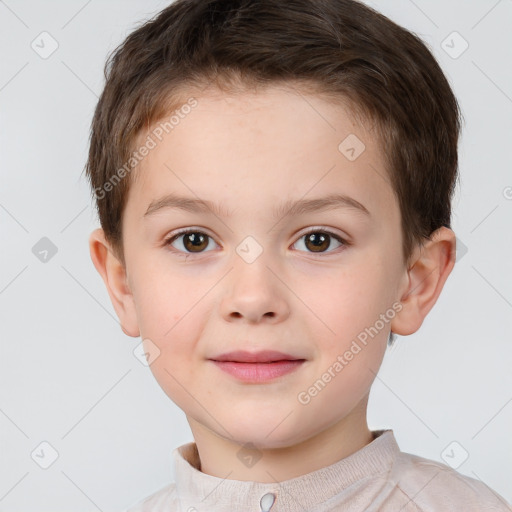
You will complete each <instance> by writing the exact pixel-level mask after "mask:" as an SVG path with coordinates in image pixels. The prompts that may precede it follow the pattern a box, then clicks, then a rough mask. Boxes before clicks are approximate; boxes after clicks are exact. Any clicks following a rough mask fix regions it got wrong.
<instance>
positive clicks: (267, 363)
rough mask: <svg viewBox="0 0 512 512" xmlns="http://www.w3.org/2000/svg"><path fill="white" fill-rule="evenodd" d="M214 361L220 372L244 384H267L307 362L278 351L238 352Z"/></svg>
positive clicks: (219, 357)
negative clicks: (266, 382)
mask: <svg viewBox="0 0 512 512" xmlns="http://www.w3.org/2000/svg"><path fill="white" fill-rule="evenodd" d="M210 361H212V362H213V363H214V364H215V365H216V366H217V367H218V368H219V369H220V370H222V371H224V372H225V373H228V374H229V375H231V376H233V377H235V378H237V379H238V380H241V381H244V382H253V383H258V382H265V381H269V380H273V379H276V378H278V377H282V376H284V375H287V374H289V373H291V372H293V371H295V370H297V369H298V368H300V366H302V364H303V363H304V362H305V361H306V360H305V359H302V358H297V357H294V356H292V355H290V354H284V353H282V352H276V351H268V350H267V351H261V352H253V353H251V352H246V351H236V352H229V353H227V354H221V355H219V356H216V357H214V358H211V359H210Z"/></svg>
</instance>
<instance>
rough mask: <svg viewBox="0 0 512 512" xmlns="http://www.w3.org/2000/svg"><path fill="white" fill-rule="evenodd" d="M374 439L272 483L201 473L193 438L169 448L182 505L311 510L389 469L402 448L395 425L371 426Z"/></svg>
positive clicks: (196, 511)
mask: <svg viewBox="0 0 512 512" xmlns="http://www.w3.org/2000/svg"><path fill="white" fill-rule="evenodd" d="M372 434H373V437H374V439H373V441H372V442H370V443H369V444H367V445H366V446H364V447H363V448H361V449H360V450H358V451H357V452H355V453H353V454H351V455H349V456H348V457H345V458H344V459H341V460H339V461H338V462H335V463H334V464H331V465H330V466H326V467H324V468H321V469H318V470H316V471H313V472H311V473H308V474H306V475H301V476H299V477H297V478H292V479H290V480H285V481H282V482H275V483H261V482H250V481H241V480H230V479H227V478H219V477H214V476H211V475H208V474H206V473H202V472H201V471H200V470H199V469H198V468H199V467H200V466H199V462H200V461H199V454H198V451H197V446H196V444H195V443H194V442H192V443H188V444H185V445H182V446H180V447H178V448H175V449H174V450H173V452H172V460H173V466H174V476H175V482H176V493H177V496H178V499H179V501H180V504H181V510H183V511H191V512H202V511H209V512H211V511H212V510H215V511H219V512H223V511H229V512H231V511H233V510H248V511H249V510H250V511H254V512H268V511H270V512H289V511H292V510H298V509H301V510H302V509H304V510H310V509H311V508H313V507H314V506H315V505H318V504H319V503H322V502H324V501H327V500H329V499H330V498H332V497H333V496H335V495H337V494H339V493H340V492H341V491H342V490H343V489H346V488H347V487H349V486H350V485H352V484H353V483H354V482H357V481H358V480H361V479H363V478H368V477H370V476H372V475H377V474H379V473H382V472H385V471H388V470H389V468H390V467H391V466H392V464H393V462H394V460H395V458H396V456H397V455H398V453H399V452H400V448H399V447H398V444H397V442H396V439H395V436H394V434H393V431H392V430H390V429H388V430H374V431H372Z"/></svg>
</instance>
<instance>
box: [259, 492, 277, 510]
mask: <svg viewBox="0 0 512 512" xmlns="http://www.w3.org/2000/svg"><path fill="white" fill-rule="evenodd" d="M275 500H276V495H275V494H273V493H271V492H267V494H264V495H263V496H262V497H261V500H260V509H261V512H270V509H271V508H272V505H273V504H274V501H275Z"/></svg>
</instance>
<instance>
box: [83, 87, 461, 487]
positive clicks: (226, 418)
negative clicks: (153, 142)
mask: <svg viewBox="0 0 512 512" xmlns="http://www.w3.org/2000/svg"><path fill="white" fill-rule="evenodd" d="M195 97H196V98H197V100H198V105H197V106H196V107H195V108H194V109H193V110H192V111H191V113H190V114H189V115H188V116H186V117H185V118H184V119H183V120H181V122H180V123H179V124H178V125H177V126H175V128H174V129H173V130H172V131H170V132H169V134H168V135H166V136H165V137H164V138H163V140H162V141H161V142H160V143H159V144H158V145H157V147H156V148H154V149H153V150H152V151H151V152H150V153H149V155H148V156H147V157H145V159H144V160H143V161H142V162H141V163H140V164H139V166H138V169H137V178H138V179H137V180H135V182H134V183H133V185H132V187H131V189H130V192H129V196H128V201H127V204H126V209H125V211H124V217H123V244H124V254H125V261H126V267H124V266H123V265H122V264H121V263H120V261H119V260H118V259H117V258H116V256H115V253H114V251H113V250H112V248H111V247H110V246H109V244H108V243H107V242H106V240H105V237H104V234H103V231H102V230H101V229H97V230H95V231H94V232H93V233H91V236H90V241H89V243H90V252H91V257H92V261H93V263H94V265H95V267H96V269H97V270H98V272H99V273H100V274H101V276H102V278H103V280H104V282H105V285H106V287H107V290H108V293H109V295H110V298H111V300H112V304H113V306H114V308H115V310H116V313H117V315H118V317H119V320H120V324H121V326H122V329H123V331H124V332H125V333H126V334H127V335H129V336H133V337H138V336H140V337H141V338H142V339H143V340H144V344H145V348H146V349H147V350H148V351H149V352H151V351H155V349H154V347H155V346H156V347H158V351H159V353H158V356H157V357H156V359H155V360H154V361H153V362H152V363H151V365H150V368H151V371H152V373H153V375H154V376H155V378H156V379H157V381H158V383H159V385H160V386H161V387H162V389H163V390H164V391H165V393H166V394H167V395H168V396H169V397H170V398H171V399H172V400H173V401H174V402H175V403H176V404H177V405H178V406H179V407H180V408H181V409H182V410H183V411H184V412H185V414H186V416H187V419H188V422H189V425H190V428H191V430H192V433H193V436H194V440H195V442H196V445H197V449H198V453H199V457H200V461H201V471H203V472H204V473H207V474H209V475H213V476H216V477H219V478H225V477H226V475H228V478H230V479H235V480H252V481H258V482H274V481H283V480H287V479H290V478H294V477H297V476H299V475H303V474H306V473H309V472H312V471H315V470H317V469H320V468H322V467H325V466H328V465H331V464H333V463H335V462H337V461H339V460H340V459H342V458H344V457H347V456H348V455H350V454H352V453H354V452H356V451H357V450H359V449H361V448H362V447H364V446H365V445H367V444H368V443H370V442H371V441H372V439H373V437H372V434H371V432H370V430H369V428H368V425H367V419H366V410H367V402H368V396H369V392H370V387H371V385H372V383H373V381H374V379H375V376H376V373H377V372H378V370H379V367H380V365H381V363H382V359H383V357H384V354H385V351H386V347H387V345H386V343H387V339H388V336H389V333H390V329H391V330H392V331H393V332H395V333H397V334H399V335H403V336H405V335H409V334H412V333H414V332H415V331H416V330H417V329H419V327H420V326H421V324H422V322H423V320H424V318H425V316H426V315H427V314H428V312H429V311H430V310H431V308H432V307H433V306H434V304H435V302H436V301H437V298H438V296H439V294H440V293H441V290H442V288H443V286H444V283H445V281H446V279H447V277H448V275H449V274H450V272H451V270H452V268H453V266H454V264H455V235H454V233H453V231H451V230H450V229H448V228H444V227H443V228H441V229H439V230H438V231H436V232H435V233H434V234H433V236H432V238H431V240H430V241H428V242H427V243H426V244H425V245H423V246H418V247H416V248H415V251H414V253H413V255H412V258H411V260H410V262H409V263H408V264H406V262H404V261H403V260H402V253H401V247H402V233H401V228H400V211H399V207H398V202H397V199H396V197H395V195H394V192H393V190H392V188H391V186H390V185H389V182H388V179H387V175H386V170H385V168H384V163H383V160H384V159H383V155H382V151H381V148H380V146H379V143H378V141H377V139H376V137H375V136H374V135H373V134H372V132H371V131H368V130H366V129H365V127H364V126H363V125H361V124H360V123H357V122H355V120H354V118H353V117H352V116H351V115H350V114H349V112H348V111H347V110H346V109H344V108H343V107H342V106H341V105H339V104H334V103H332V102H329V101H328V100H327V99H322V97H320V96H319V95H315V94H313V93H304V92H302V93H300V94H299V93H298V91H297V90H296V89H295V88H293V87H283V86H281V87H277V86H271V87H267V88H265V89H262V90H259V91H257V92H255V91H251V92H249V91H242V92H238V93H231V94H227V93H225V92H224V93H222V92H220V91H217V90H215V89H210V90H205V91H203V92H202V93H201V94H200V95H198V96H195ZM148 133H149V132H148ZM349 134H355V135H356V136H357V137H358V138H359V139H360V140H361V141H363V143H364V144H365V147H366V148H365V150H364V151H363V153H362V154H361V155H360V156H359V157H358V158H357V159H355V160H354V161H350V160H349V159H347V158H346V157H345V156H344V154H342V153H341V152H340V151H339V150H338V145H339V144H340V142H341V141H343V140H344V139H345V138H346V137H347V136H348V135H349ZM145 136H147V133H145V134H143V137H145ZM170 192H173V193H176V194H180V195H184V196H187V197H191V198H197V197H199V198H202V199H207V200H211V201H214V202H217V203H220V204H221V205H222V207H223V208H224V209H225V210H226V211H225V212H223V213H231V216H229V217H228V216H218V215H214V214H213V213H212V212H211V211H210V210H208V211H207V212H204V213H191V212H186V211H183V210H178V209H171V208H163V209H161V210H159V211H158V212H155V213H154V214H152V215H149V216H146V217H145V216H144V214H145V212H146V210H147V209H148V206H149V205H150V203H151V202H152V201H154V200H156V199H159V198H161V197H162V196H164V195H165V194H166V193H170ZM334 192H337V193H340V194H346V195H348V196H350V197H351V198H354V199H356V200H357V201H359V202H360V203H362V204H363V205H364V206H365V207H366V208H367V209H368V210H369V212H370V216H365V215H364V214H362V213H361V212H359V211H357V210H356V209H348V208H347V209H330V210H325V211H315V212H310V213H307V214H302V215H296V216H293V217H290V218H288V217H285V216H283V215H281V216H280V217H279V218H273V217H272V209H273V208H274V207H275V206H276V205H279V204H281V203H283V202H284V201H287V200H298V199H302V198H305V199H312V198H320V197H324V196H326V195H328V194H331V193H334ZM185 227H191V228H196V229H195V231H200V232H202V233H205V234H206V235H209V237H211V238H206V241H205V243H204V244H203V246H201V247H202V249H200V250H202V252H193V251H194V246H193V244H191V243H190V238H189V239H188V240H186V239H187V237H186V236H181V237H179V238H178V239H176V240H174V242H172V245H170V244H168V245H166V243H165V241H166V239H168V238H169V237H170V236H171V235H172V234H173V233H176V231H177V229H178V228H185ZM308 228H318V229H317V230H316V232H317V235H319V234H321V233H325V228H327V229H328V230H329V231H331V232H333V233H334V234H335V235H339V236H340V237H341V238H342V239H345V240H347V241H348V242H350V243H349V244H348V245H343V244H341V243H340V242H338V241H337V240H336V239H335V238H334V237H331V238H328V239H327V241H326V242H325V244H324V245H323V246H321V247H323V249H322V250H321V251H320V252H315V246H314V244H311V243H309V244H308V243H306V237H305V236H304V234H305V233H306V231H307V229H308ZM322 228H323V229H322ZM318 232H320V233H318ZM247 236H251V237H253V239H254V240H256V241H257V243H258V244H259V246H260V247H261V249H262V253H261V254H260V255H259V257H257V258H256V259H255V260H254V261H253V262H251V263H248V262H247V261H245V260H244V259H243V258H242V257H241V256H239V254H238V253H237V252H236V249H237V247H238V246H239V244H240V243H241V242H242V241H243V240H244V239H245V238H246V237H247ZM329 240H330V244H329ZM173 249H174V252H173ZM180 252H181V254H182V255H185V254H188V256H187V257H184V256H180V255H179V254H180ZM393 304H395V306H396V305H398V306H399V307H400V311H399V312H396V314H394V315H393V318H392V319H390V320H389V321H388V322H386V323H385V325H384V327H383V328H381V330H380V331H379V332H378V334H377V335H374V336H373V338H370V337H369V339H368V340H369V341H368V343H367V344H366V345H365V346H363V345H361V344H359V345H361V347H362V349H361V350H360V351H359V352H358V353H357V355H355V356H354V357H353V359H352V360H350V361H349V362H348V364H346V365H345V366H344V367H343V369H342V371H339V372H337V373H336V374H335V377H333V378H332V379H331V380H330V382H328V383H327V384H326V385H325V387H324V388H323V389H322V390H321V391H320V392H318V393H317V394H316V396H313V397H310V398H311V399H310V401H309V402H308V403H307V404H304V403H300V401H299V400H298V395H299V393H300V392H304V391H305V390H306V391H307V390H308V389H309V388H310V387H311V386H312V385H313V384H314V383H315V382H316V381H318V379H319V378H321V377H322V375H323V374H324V373H325V372H326V371H327V369H328V368H329V367H332V365H333V363H334V362H335V361H336V360H337V357H338V356H339V355H343V354H344V353H345V352H346V351H347V350H348V349H349V348H350V346H351V344H352V342H353V341H354V340H355V339H356V337H357V336H358V334H360V333H361V332H363V331H364V330H365V328H368V327H370V326H374V325H375V324H376V321H377V320H378V319H379V315H382V314H386V311H389V310H390V308H392V306H393ZM392 311H393V312H394V311H395V310H393V309H392ZM388 317H389V314H388ZM148 340H151V341H150V342H149V341H148ZM237 349H246V350H249V351H258V350H263V349H274V350H280V351H282V352H285V353H289V354H292V355H294V356H295V357H300V358H304V359H306V361H305V362H304V363H303V365H302V366H301V367H300V368H299V369H297V370H296V371H295V372H292V373H290V374H287V375H285V376H282V377H279V378H277V379H274V380H272V381H268V382H265V383H259V384H252V383H246V382H241V381H238V380H237V379H235V378H234V377H232V376H230V375H228V374H226V373H225V372H223V371H221V370H220V369H219V368H218V367H217V366H216V365H215V364H214V363H212V362H211V361H209V360H208V358H210V357H214V356H215V355H218V354H221V353H224V352H228V351H232V350H237ZM246 443H252V445H251V450H253V453H257V454H258V456H259V457H260V458H259V460H258V461H257V463H256V464H254V465H252V466H251V467H247V466H246V465H245V464H244V463H242V461H241V460H240V459H239V457H238V456H237V454H238V452H239V450H240V448H241V446H243V445H245V444H246ZM246 449H248V448H247V447H246Z"/></svg>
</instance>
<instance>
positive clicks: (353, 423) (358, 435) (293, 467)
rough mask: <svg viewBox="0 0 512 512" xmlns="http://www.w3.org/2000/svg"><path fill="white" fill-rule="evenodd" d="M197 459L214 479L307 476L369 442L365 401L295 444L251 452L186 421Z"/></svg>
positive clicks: (271, 479) (265, 479) (269, 480)
mask: <svg viewBox="0 0 512 512" xmlns="http://www.w3.org/2000/svg"><path fill="white" fill-rule="evenodd" d="M187 419H188V422H189V424H190V427H191V430H192V433H193V436H194V440H195V443H196V446H197V451H198V454H199V459H200V468H199V469H200V470H201V471H202V472H203V473H206V474H208V475H211V476H215V477H218V478H228V479H230V480H242V481H253V482H262V483H273V482H276V481H277V482H281V481H284V480H289V479H292V478H296V477H298V476H301V475H305V474H307V473H311V472H313V471H316V470H318V469H321V468H323V467H326V466H330V465H331V464H334V463H336V462H338V461H339V460H341V459H343V458H345V457H348V456H349V455H352V454H353V453H355V452H356V451H358V450H360V449H361V448H363V447H364V446H366V445H367V444H369V443H371V442H372V441H373V436H372V433H371V432H370V430H369V429H368V425H367V421H366V401H363V403H361V404H359V406H358V407H357V408H356V409H354V410H353V411H352V412H351V413H350V414H349V415H348V416H347V417H345V418H343V419H341V420H340V421H338V422H337V423H335V424H333V425H331V426H329V427H328V428H326V429H325V430H323V431H321V432H318V433H316V435H314V436H311V437H309V438H307V439H305V440H303V441H301V442H299V443H297V444H293V445H286V446H282V447H277V448H275V447H274V448H264V447H262V448H254V447H251V446H247V444H243V443H242V444H241V443H237V442H235V441H233V440H231V439H226V438H223V437H220V436H219V435H218V434H217V433H215V432H213V431H212V430H210V429H209V428H207V427H205V426H204V425H202V424H200V423H199V422H197V421H195V420H194V419H192V418H190V417H187Z"/></svg>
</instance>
